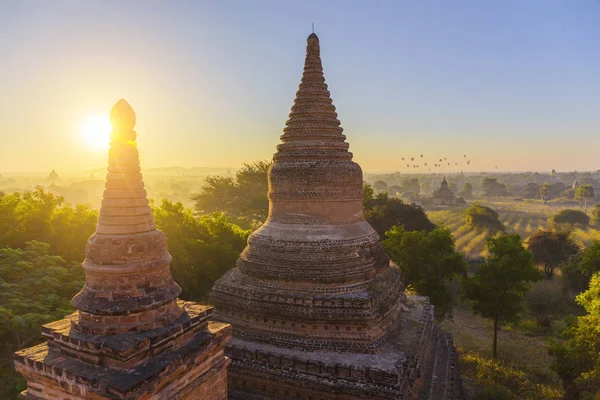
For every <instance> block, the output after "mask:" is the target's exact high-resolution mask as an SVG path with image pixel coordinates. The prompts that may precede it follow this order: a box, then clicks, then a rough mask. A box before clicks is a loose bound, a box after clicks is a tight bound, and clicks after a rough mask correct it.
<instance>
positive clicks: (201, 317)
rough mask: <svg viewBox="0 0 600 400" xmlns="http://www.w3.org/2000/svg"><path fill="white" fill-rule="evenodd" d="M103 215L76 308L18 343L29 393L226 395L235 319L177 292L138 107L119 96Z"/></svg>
mask: <svg viewBox="0 0 600 400" xmlns="http://www.w3.org/2000/svg"><path fill="white" fill-rule="evenodd" d="M110 119H111V123H112V126H113V130H112V132H111V147H110V151H109V158H108V173H107V176H106V190H105V191H104V197H103V200H102V207H101V209H100V217H99V219H98V225H97V227H96V233H95V234H93V235H92V236H91V237H90V239H89V240H88V243H87V248H86V258H85V261H84V263H83V268H84V269H85V272H86V281H85V286H84V287H83V289H82V290H81V292H79V293H78V294H77V295H76V296H75V297H74V298H73V305H74V306H75V308H77V310H78V311H77V312H75V313H73V314H71V315H69V316H67V317H66V318H64V319H63V320H60V321H56V322H53V323H50V324H47V325H44V327H43V329H42V334H43V336H44V337H46V338H47V339H48V341H47V342H44V343H42V344H40V345H38V346H34V347H31V348H28V349H25V350H21V351H18V352H17V353H16V354H15V367H16V369H17V371H19V372H20V373H22V374H23V376H25V379H26V380H27V390H26V391H24V392H23V393H21V395H20V399H27V400H39V399H48V400H49V399H68V400H72V399H93V400H100V399H128V400H129V399H147V400H150V399H157V400H158V399H160V400H162V399H165V400H166V399H169V400H173V399H186V400H191V399H194V400H195V399H198V400H200V399H202V400H206V399H211V400H212V399H214V400H222V399H226V398H227V386H226V383H227V382H226V381H227V378H226V376H227V375H226V368H227V365H228V363H229V359H228V358H227V357H225V355H224V347H225V343H226V342H227V340H228V339H229V338H230V337H231V328H230V326H229V325H228V324H224V323H218V322H217V323H215V322H209V318H210V317H211V315H212V310H213V309H212V308H211V307H207V306H202V305H199V304H196V303H192V302H184V301H181V300H178V299H177V296H178V295H179V293H180V292H181V288H180V287H179V286H178V285H177V284H176V283H175V281H174V280H173V278H172V276H171V271H170V262H171V256H170V254H169V251H168V249H167V241H166V238H165V236H164V234H163V233H162V232H161V231H159V230H157V229H156V225H155V223H154V218H153V216H152V213H151V210H150V207H149V206H148V199H147V196H146V191H145V190H144V183H143V181H142V174H141V173H140V166H139V156H138V149H137V144H136V133H135V131H134V130H133V128H134V126H135V113H134V111H133V109H132V108H131V106H130V105H129V104H128V103H127V102H126V101H125V100H120V101H119V102H118V103H117V104H116V105H115V107H114V108H113V110H112V112H111V114H110Z"/></svg>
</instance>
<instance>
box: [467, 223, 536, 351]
mask: <svg viewBox="0 0 600 400" xmlns="http://www.w3.org/2000/svg"><path fill="white" fill-rule="evenodd" d="M486 247H487V251H488V256H487V257H486V259H485V260H484V261H483V262H482V263H481V264H479V265H478V266H477V270H476V272H475V275H474V276H473V277H468V278H466V279H465V280H464V284H463V291H464V296H465V297H466V298H467V299H468V300H469V301H470V303H471V307H472V308H473V311H474V312H475V313H476V314H479V315H481V316H482V317H484V318H488V319H491V320H492V322H493V326H494V341H493V344H492V357H493V358H496V356H497V347H498V328H499V326H500V323H502V322H508V321H514V320H516V319H517V318H518V316H519V313H520V312H521V311H522V309H523V296H524V295H525V293H526V292H527V290H529V288H530V287H531V283H532V282H535V281H537V280H539V279H540V278H541V276H540V272H539V271H538V270H537V269H536V267H535V263H534V262H533V255H532V254H531V253H530V252H529V251H527V250H526V249H525V248H524V247H523V243H522V242H521V237H520V236H519V235H517V234H513V235H502V236H498V237H492V238H488V239H487V240H486Z"/></svg>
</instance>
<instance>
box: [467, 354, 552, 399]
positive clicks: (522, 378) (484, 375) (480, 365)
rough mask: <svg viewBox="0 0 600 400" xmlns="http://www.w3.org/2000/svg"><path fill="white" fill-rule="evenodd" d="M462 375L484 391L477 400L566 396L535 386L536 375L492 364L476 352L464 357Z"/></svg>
mask: <svg viewBox="0 0 600 400" xmlns="http://www.w3.org/2000/svg"><path fill="white" fill-rule="evenodd" d="M460 364H461V375H463V377H468V378H470V379H473V380H475V382H477V384H478V385H479V386H481V387H483V390H481V391H480V392H479V393H477V394H476V395H475V397H474V400H511V399H532V400H549V399H555V400H559V399H561V398H562V393H561V392H560V391H559V390H556V389H555V388H552V387H551V386H549V385H541V384H537V385H536V384H535V383H534V382H535V381H537V380H539V377H538V376H535V374H534V373H532V372H530V371H527V370H525V369H523V368H519V367H517V366H514V365H511V364H510V363H507V362H503V361H499V360H492V359H489V358H486V357H483V356H480V355H478V354H476V353H473V352H467V353H465V354H461V356H460Z"/></svg>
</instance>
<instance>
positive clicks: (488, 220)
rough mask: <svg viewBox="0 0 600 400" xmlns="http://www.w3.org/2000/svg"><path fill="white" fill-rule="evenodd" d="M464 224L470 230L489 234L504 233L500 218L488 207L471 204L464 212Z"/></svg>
mask: <svg viewBox="0 0 600 400" xmlns="http://www.w3.org/2000/svg"><path fill="white" fill-rule="evenodd" d="M464 215H465V224H466V225H467V226H468V227H469V228H471V229H478V230H488V231H489V232H490V233H491V234H496V233H497V232H504V225H503V224H502V222H500V216H499V215H498V213H497V212H496V211H494V210H492V209H491V208H490V207H486V206H482V205H481V204H478V203H475V204H471V205H470V206H469V207H468V208H467V209H466V210H465V211H464Z"/></svg>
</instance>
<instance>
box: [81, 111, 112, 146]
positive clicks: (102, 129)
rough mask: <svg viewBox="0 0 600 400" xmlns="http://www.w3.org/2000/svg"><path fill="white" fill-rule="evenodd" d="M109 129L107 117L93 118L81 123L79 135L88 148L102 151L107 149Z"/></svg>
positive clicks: (110, 127)
mask: <svg viewBox="0 0 600 400" xmlns="http://www.w3.org/2000/svg"><path fill="white" fill-rule="evenodd" d="M111 129H112V126H111V124H110V120H109V119H108V117H100V116H94V117H90V118H88V119H87V120H86V121H85V122H84V123H83V125H82V126H81V134H82V135H83V138H84V140H85V142H86V143H87V145H88V146H90V147H92V148H94V149H97V150H102V149H108V147H109V144H110V131H111Z"/></svg>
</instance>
